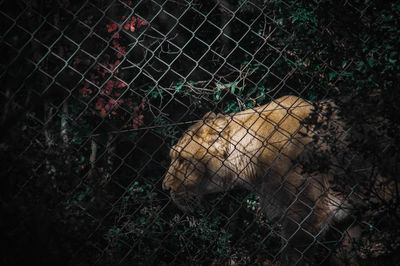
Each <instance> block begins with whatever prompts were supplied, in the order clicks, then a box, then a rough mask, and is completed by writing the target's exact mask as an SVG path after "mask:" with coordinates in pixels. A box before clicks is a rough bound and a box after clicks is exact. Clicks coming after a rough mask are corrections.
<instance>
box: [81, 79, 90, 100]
mask: <svg viewBox="0 0 400 266" xmlns="http://www.w3.org/2000/svg"><path fill="white" fill-rule="evenodd" d="M89 85H90V84H89V83H88V82H86V83H85V86H84V87H83V88H82V89H80V90H79V93H80V94H82V96H83V97H86V96H88V95H89V94H92V90H91V89H89Z"/></svg>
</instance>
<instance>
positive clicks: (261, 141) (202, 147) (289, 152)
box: [163, 96, 349, 265]
mask: <svg viewBox="0 0 400 266" xmlns="http://www.w3.org/2000/svg"><path fill="white" fill-rule="evenodd" d="M324 104H325V105H327V106H328V105H332V103H329V102H326V103H324ZM313 111H314V107H313V105H312V104H311V103H309V102H308V101H305V100H303V99H301V98H298V97H295V96H284V97H281V98H279V99H277V100H275V101H273V102H270V103H269V104H266V105H264V106H261V107H257V108H254V109H250V110H246V111H243V112H239V113H236V114H234V115H215V114H213V113H207V114H206V115H205V116H204V117H203V121H200V122H197V123H196V124H194V125H193V126H191V127H190V128H189V129H188V130H187V131H186V132H185V133H184V135H183V136H182V137H181V139H180V140H179V141H178V143H177V144H176V145H175V146H173V147H172V149H171V151H170V157H171V165H170V167H169V169H168V172H167V174H166V177H165V178H164V180H163V187H164V188H165V189H169V190H170V193H171V196H172V198H173V199H174V201H175V202H176V203H177V205H178V206H179V207H180V208H181V209H183V210H190V208H191V207H192V201H195V200H197V199H198V198H200V197H201V196H203V195H205V194H209V193H214V192H221V191H227V190H230V189H232V188H234V187H244V188H246V189H248V190H251V191H254V192H257V193H258V194H259V195H260V197H261V201H262V211H263V212H264V213H265V215H266V216H267V218H269V219H271V220H277V221H278V222H279V223H281V224H282V225H283V232H282V233H283V242H284V243H285V244H286V249H285V252H284V253H283V254H282V255H281V261H282V263H283V264H285V263H286V264H288V265H293V264H295V263H296V262H299V263H302V262H303V259H302V255H307V253H306V252H307V247H308V246H309V245H311V244H313V243H315V241H317V239H318V238H319V237H320V236H322V235H323V232H324V231H326V228H327V227H329V225H331V224H334V223H335V222H339V221H342V220H344V219H346V218H347V217H348V211H346V207H348V205H349V204H348V203H347V202H346V201H345V200H343V197H342V196H341V195H339V194H337V193H334V192H333V191H332V190H331V189H330V188H329V185H328V181H327V179H328V177H327V174H323V173H316V174H313V175H304V174H302V168H301V165H299V164H298V163H297V162H296V161H297V159H298V157H299V156H300V155H301V154H302V153H303V151H304V149H305V146H306V145H307V144H308V143H310V142H311V141H312V137H313V136H314V135H315V134H316V133H315V132H314V131H313V128H312V127H311V128H306V127H305V126H304V125H303V122H304V121H305V120H306V119H307V118H309V117H310V115H311V114H312V112H313ZM323 119H324V118H323V116H320V117H319V118H318V120H319V121H323ZM339 127H340V125H339Z"/></svg>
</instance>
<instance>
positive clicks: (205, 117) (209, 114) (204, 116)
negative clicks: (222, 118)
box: [202, 111, 217, 120]
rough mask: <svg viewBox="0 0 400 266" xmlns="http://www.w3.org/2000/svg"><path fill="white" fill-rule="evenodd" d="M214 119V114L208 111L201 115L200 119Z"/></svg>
mask: <svg viewBox="0 0 400 266" xmlns="http://www.w3.org/2000/svg"><path fill="white" fill-rule="evenodd" d="M216 117H217V115H216V114H215V113H214V112H212V111H210V112H207V113H206V114H205V115H203V118H202V119H203V120H209V119H214V118H216Z"/></svg>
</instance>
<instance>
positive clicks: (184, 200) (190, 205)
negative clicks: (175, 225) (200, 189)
mask: <svg viewBox="0 0 400 266" xmlns="http://www.w3.org/2000/svg"><path fill="white" fill-rule="evenodd" d="M171 197H172V199H173V201H174V202H175V204H176V205H177V206H178V208H179V209H181V210H182V211H184V212H194V210H195V207H197V206H198V205H199V204H200V201H201V197H200V196H198V195H195V194H192V193H171Z"/></svg>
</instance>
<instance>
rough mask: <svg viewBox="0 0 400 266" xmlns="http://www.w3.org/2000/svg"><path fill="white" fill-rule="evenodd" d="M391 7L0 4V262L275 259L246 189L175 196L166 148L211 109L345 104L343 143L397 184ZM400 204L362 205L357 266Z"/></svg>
mask: <svg viewBox="0 0 400 266" xmlns="http://www.w3.org/2000/svg"><path fill="white" fill-rule="evenodd" d="M399 20H400V3H399V2H398V1H361V0H360V1H358V0H353V1H340V0H335V1H328V0H321V1H302V0H300V1H289V0H286V1H272V0H271V1H261V0H260V1H257V0H255V1H239V0H235V1H233V0H225V1H197V0H195V1H181V0H177V1H161V0H151V1H150V0H142V1H102V0H96V1H86V2H85V1H72V0H71V1H69V0H58V1H46V0H36V1H34V0H32V1H28V0H27V1H19V0H16V1H0V36H1V41H0V51H1V56H0V80H1V89H0V108H1V112H0V126H1V129H2V130H1V131H0V161H1V163H2V167H1V168H0V173H1V179H0V190H1V191H0V210H1V214H0V239H1V241H2V242H3V244H4V245H3V248H2V251H1V252H2V253H3V254H1V256H0V264H2V265H20V264H24V265H26V264H32V263H33V262H38V263H41V264H42V265H93V264H104V265H136V264H138V265H142V264H146V265H148V264H158V265H162V264H173V265H176V264H178V265H179V264H182V265H187V264H194V265H198V264H201V265H203V264H228V263H229V262H230V263H232V262H236V263H239V264H257V263H258V264H262V263H270V262H271V261H273V260H274V259H275V258H277V254H278V251H279V229H276V230H275V229H274V228H272V225H271V224H269V223H268V222H267V221H265V220H264V219H263V217H262V215H260V214H259V213H258V201H257V197H256V196H255V195H252V194H249V193H248V192H245V191H234V192H232V193H224V194H222V195H217V196H216V197H215V198H213V199H211V200H209V201H207V202H206V203H205V204H204V206H203V207H202V208H200V209H199V210H198V211H197V213H196V214H186V213H183V212H181V211H180V210H178V209H177V208H176V206H175V205H174V204H173V202H171V199H170V198H169V197H168V195H167V194H166V193H164V192H163V191H162V190H161V180H162V178H163V175H164V174H165V171H166V169H167V167H168V165H169V158H168V151H169V149H170V147H171V145H173V144H174V143H175V142H176V140H177V139H178V138H179V137H180V136H181V134H182V132H183V130H185V129H186V128H187V127H188V126H189V125H190V124H191V123H193V121H196V120H198V119H200V118H201V116H202V115H203V114H204V113H206V112H207V111H209V110H213V111H216V112H223V113H232V112H237V111H240V110H244V109H247V108H251V107H254V106H258V105H262V104H265V103H267V102H269V101H270V100H273V99H275V98H277V97H280V96H283V95H287V94H292V95H297V96H300V97H303V98H305V99H308V100H320V99H336V100H338V101H342V100H343V99H346V100H345V101H343V103H342V105H341V107H342V110H343V116H344V118H345V119H346V121H347V123H348V124H351V125H352V126H353V128H355V129H357V130H356V131H355V132H357V134H358V135H357V136H358V137H355V138H354V139H353V143H352V145H351V146H352V148H354V150H356V151H357V152H358V153H359V154H360V156H362V158H363V159H364V160H366V161H369V162H371V164H373V165H374V167H376V169H378V170H379V171H380V172H381V173H383V174H384V175H385V176H387V177H388V180H391V181H393V182H397V179H398V173H399V165H398V162H399V161H400V160H399V147H400V143H399V134H398V132H399V122H400V121H399V117H400V116H399V115H398V114H399V113H400V107H399V106H400V105H399V104H398V99H399V96H400V95H399V94H400V93H399V87H398V84H399V75H400V71H399V68H400V67H399V47H400V28H399V26H398V25H400V21H399ZM396 178H397V179H396ZM388 182H389V181H388ZM397 199H398V193H397V194H395V195H393V197H392V198H391V199H389V200H388V199H380V200H379V201H378V202H371V204H370V208H369V209H368V210H365V211H364V213H362V214H361V215H360V216H361V218H359V222H360V224H363V225H364V226H363V229H364V231H363V238H362V241H361V243H360V245H359V250H358V255H359V256H360V257H361V259H362V264H363V265H374V264H377V263H378V261H379V263H380V264H386V265H394V264H395V262H396V261H398V259H399V257H398V255H396V250H397V251H398V246H399V243H400V239H399V237H398V236H399V235H400V234H399V232H398V230H399V229H398V228H400V227H399V217H398V213H399V209H398V200H397ZM274 232H275V233H274ZM326 245H327V247H334V246H335V243H333V244H332V243H328V242H327V244H326ZM397 254H398V252H397Z"/></svg>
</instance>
